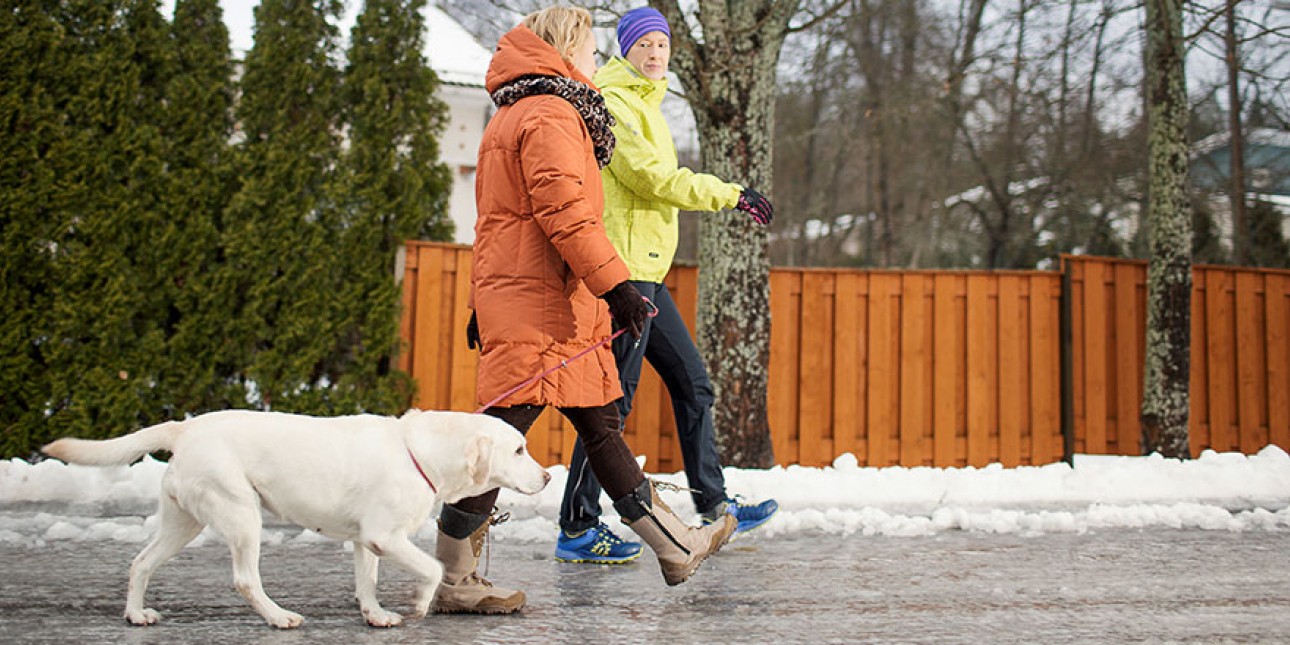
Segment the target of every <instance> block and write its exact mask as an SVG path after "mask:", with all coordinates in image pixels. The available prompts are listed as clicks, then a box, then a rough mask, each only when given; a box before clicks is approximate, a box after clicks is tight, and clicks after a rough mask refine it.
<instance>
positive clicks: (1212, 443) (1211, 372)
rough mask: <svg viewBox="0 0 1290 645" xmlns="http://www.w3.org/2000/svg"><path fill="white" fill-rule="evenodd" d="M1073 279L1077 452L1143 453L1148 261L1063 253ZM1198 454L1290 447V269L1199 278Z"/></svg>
mask: <svg viewBox="0 0 1290 645" xmlns="http://www.w3.org/2000/svg"><path fill="white" fill-rule="evenodd" d="M1062 266H1063V271H1065V272H1066V273H1068V274H1069V276H1070V296H1071V325H1070V331H1071V334H1070V335H1071V352H1070V355H1071V357H1072V366H1071V368H1072V369H1071V379H1070V380H1071V389H1072V399H1073V406H1072V407H1073V410H1072V412H1073V422H1074V428H1073V439H1074V446H1073V447H1074V450H1075V451H1076V452H1081V453H1090V454H1139V453H1140V450H1139V445H1140V441H1141V438H1140V437H1141V427H1140V425H1139V421H1138V415H1139V410H1140V408H1141V403H1142V373H1143V371H1142V370H1143V358H1144V352H1145V349H1144V348H1145V329H1146V280H1147V264H1146V262H1141V261H1133V260H1117V259H1111V258H1093V257H1086V256H1063V257H1062ZM1190 414H1191V427H1190V439H1191V450H1192V454H1193V455H1198V454H1200V451H1202V450H1205V449H1207V448H1212V449H1214V450H1218V451H1234V450H1235V451H1241V452H1246V453H1252V452H1255V451H1257V450H1259V449H1261V448H1263V447H1264V446H1266V445H1267V444H1269V443H1275V444H1277V445H1279V446H1281V447H1282V448H1286V449H1290V271H1277V270H1267V269H1249V268H1234V267H1219V266H1196V267H1195V268H1194V269H1193V272H1192V311H1191V413H1190Z"/></svg>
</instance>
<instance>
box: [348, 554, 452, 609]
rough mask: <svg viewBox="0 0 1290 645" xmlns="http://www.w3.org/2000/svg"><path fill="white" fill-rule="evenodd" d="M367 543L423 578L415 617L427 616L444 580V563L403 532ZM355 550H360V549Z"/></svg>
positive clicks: (419, 588)
mask: <svg viewBox="0 0 1290 645" xmlns="http://www.w3.org/2000/svg"><path fill="white" fill-rule="evenodd" d="M365 544H366V545H367V548H369V549H371V550H372V552H373V553H379V554H381V556H382V557H386V558H389V559H391V560H393V561H394V562H395V564H398V565H400V566H402V567H404V568H406V569H407V570H408V571H411V572H412V573H414V574H416V575H417V576H419V577H420V578H421V581H422V583H421V586H419V587H418V588H417V596H416V600H415V601H414V607H415V609H414V613H413V617H415V618H421V617H423V616H425V615H426V613H427V612H429V611H430V603H432V602H434V594H435V591H437V590H438V589H439V583H440V582H441V581H442V580H443V565H442V564H439V561H438V560H436V559H434V558H433V557H430V555H429V554H427V553H426V552H425V551H422V550H421V549H419V548H417V545H415V544H413V543H412V540H409V539H408V536H407V535H405V534H403V533H394V534H390V535H387V536H385V537H383V538H381V539H374V540H365ZM354 550H355V551H356V552H357V551H358V549H354Z"/></svg>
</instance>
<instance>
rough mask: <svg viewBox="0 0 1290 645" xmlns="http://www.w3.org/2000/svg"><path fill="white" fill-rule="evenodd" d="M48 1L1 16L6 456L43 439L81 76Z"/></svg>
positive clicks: (0, 267) (0, 317) (0, 281)
mask: <svg viewBox="0 0 1290 645" xmlns="http://www.w3.org/2000/svg"><path fill="white" fill-rule="evenodd" d="M49 4H50V3H49V2H46V1H42V0H18V1H16V2H13V3H10V5H9V6H8V8H7V9H6V10H5V11H0V222H3V225H0V392H3V393H4V394H3V396H0V454H3V455H6V456H8V455H22V456H26V453H27V452H28V451H29V450H30V448H29V446H30V445H31V444H32V442H33V440H34V439H33V436H34V435H37V434H39V433H40V428H41V426H42V424H43V421H44V410H45V408H46V405H47V403H46V401H47V399H48V390H49V387H48V381H47V365H48V360H47V359H46V356H45V353H46V348H47V347H48V341H49V337H48V331H47V328H48V326H49V322H50V312H51V310H52V308H53V293H52V292H51V290H50V282H49V280H50V278H51V277H52V273H53V264H54V254H55V250H56V249H55V247H54V246H53V238H54V236H55V234H56V227H53V226H51V222H53V221H54V217H53V212H54V210H55V209H56V208H57V207H58V206H57V205H58V203H59V201H60V200H59V198H58V196H59V191H60V180H59V177H60V176H61V175H62V172H63V171H65V170H66V169H67V168H66V165H65V164H63V163H62V162H61V158H62V157H63V156H64V151H65V150H66V149H67V147H68V140H69V139H71V138H72V136H73V135H72V133H71V132H70V131H69V130H68V128H67V127H65V124H64V120H63V119H61V118H60V116H59V115H60V113H61V112H62V110H63V108H64V104H65V102H66V101H65V99H64V96H65V95H66V93H67V91H68V88H70V87H72V86H73V85H74V81H73V80H72V76H73V75H74V74H73V73H72V72H73V69H72V66H71V65H70V64H69V63H70V61H69V59H68V56H67V55H66V52H67V48H66V47H64V46H63V44H64V42H65V40H66V36H65V33H64V30H63V29H62V27H61V25H60V24H59V20H58V18H59V14H58V12H56V11H53V10H52V9H54V8H53V7H49V6H47V5H49Z"/></svg>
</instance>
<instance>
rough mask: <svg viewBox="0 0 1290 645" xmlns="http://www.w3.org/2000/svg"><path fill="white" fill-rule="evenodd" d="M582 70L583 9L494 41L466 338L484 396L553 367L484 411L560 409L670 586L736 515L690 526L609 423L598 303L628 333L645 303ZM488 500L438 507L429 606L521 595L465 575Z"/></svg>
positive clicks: (478, 605)
mask: <svg viewBox="0 0 1290 645" xmlns="http://www.w3.org/2000/svg"><path fill="white" fill-rule="evenodd" d="M595 71H596V63H595V41H594V39H593V37H592V33H591V14H589V13H587V11H585V10H583V9H577V8H569V7H552V8H548V9H544V10H542V11H538V12H536V13H533V14H530V15H528V16H526V17H525V18H524V21H523V22H522V23H521V25H520V26H518V27H516V28H515V29H513V30H511V31H510V32H508V33H507V34H506V35H505V36H503V37H502V39H501V41H500V42H499V43H498V45H497V51H496V53H495V54H494V55H493V60H492V63H491V64H490V65H489V69H488V76H487V79H486V86H487V89H488V91H489V93H490V94H491V95H492V99H493V102H494V103H496V104H497V106H498V110H497V114H496V115H494V116H493V118H492V120H491V121H490V122H489V124H488V127H487V128H486V129H485V130H484V137H483V141H482V142H481V143H480V146H479V164H478V176H477V179H476V184H475V199H476V203H477V206H478V212H479V216H478V217H479V219H478V221H477V222H476V224H475V254H474V258H475V259H474V267H473V271H472V275H471V296H472V302H473V307H474V309H475V313H474V314H473V315H472V317H471V325H470V327H468V329H467V338H468V340H469V342H470V343H471V345H472V346H474V345H476V344H478V345H479V346H480V348H481V353H480V360H479V372H478V379H477V390H478V396H479V400H480V402H481V403H486V402H489V401H492V400H493V399H494V398H495V397H497V396H499V395H501V394H502V393H503V392H505V391H507V390H508V389H509V388H511V387H513V386H515V385H517V384H519V383H522V382H524V381H525V380H527V379H528V378H530V377H532V376H533V375H536V374H539V373H542V372H544V371H546V370H547V369H549V368H556V367H558V366H561V365H564V367H562V368H559V369H556V370H555V371H554V372H552V373H551V374H550V375H548V376H546V377H544V378H542V379H539V380H538V381H537V382H535V383H533V384H531V385H529V386H528V387H525V388H523V389H521V390H519V391H518V392H516V393H514V394H511V395H510V396H508V397H507V398H505V399H504V400H502V401H501V402H499V403H498V404H497V405H495V406H494V407H491V408H489V409H488V411H487V413H488V414H491V415H493V416H496V417H499V418H501V419H504V420H506V421H507V422H509V423H510V424H511V425H513V426H515V427H516V428H518V429H519V430H520V431H521V432H526V431H527V430H528V428H529V426H531V425H532V424H533V422H534V421H535V420H536V419H537V417H538V415H539V414H540V413H541V412H542V410H543V409H544V408H545V407H546V406H548V405H552V406H555V407H556V408H557V409H559V410H560V413H561V414H563V415H564V416H565V417H566V418H568V419H569V421H570V422H572V424H573V426H574V428H575V429H576V430H577V431H578V437H579V438H580V439H581V440H582V443H583V446H584V448H585V450H586V452H587V458H588V461H590V463H591V467H592V470H593V471H594V472H595V474H596V477H597V479H599V480H600V482H601V483H602V484H603V485H604V488H605V491H606V492H607V493H609V496H610V498H611V499H613V500H614V506H615V508H617V509H618V512H619V515H620V516H621V517H622V519H623V522H624V523H625V524H627V526H628V527H629V528H631V529H632V530H634V531H635V532H636V533H637V534H638V535H639V536H640V537H641V538H642V539H643V540H644V541H645V542H646V543H647V544H649V545H650V547H651V548H653V550H654V552H655V554H656V555H657V556H658V559H659V564H660V565H661V567H662V569H663V576H664V578H665V579H666V581H667V583H668V584H670V585H674V584H678V583H680V582H683V581H684V580H685V579H686V578H688V577H689V576H690V575H691V574H692V573H693V572H694V571H695V569H697V568H698V566H699V564H700V563H701V562H702V561H703V559H704V558H706V557H707V556H708V555H709V554H710V553H712V552H715V551H716V550H717V549H719V548H721V546H722V545H723V544H725V542H726V540H727V539H729V537H730V534H731V533H733V531H734V528H735V522H734V520H733V517H732V516H727V520H726V521H724V522H717V523H714V524H711V525H708V526H706V527H703V528H694V527H690V526H687V525H686V524H684V523H683V522H681V521H680V519H678V518H677V517H676V515H675V514H674V513H672V511H671V510H670V509H668V508H667V506H666V505H664V504H663V503H662V502H661V501H660V500H659V498H658V494H657V492H656V491H655V490H654V488H653V485H652V484H651V483H650V482H649V480H647V479H646V478H645V475H644V473H642V472H641V470H640V467H639V466H637V464H636V460H635V459H634V458H633V456H632V453H631V450H630V449H628V447H627V444H626V442H624V441H623V437H622V433H621V431H620V429H619V423H618V409H617V407H616V406H615V405H614V402H615V401H616V400H617V399H618V398H620V397H621V396H622V391H621V390H620V388H619V385H618V371H617V369H616V368H615V367H614V357H613V354H612V353H611V350H610V347H609V345H608V343H607V342H604V341H606V340H607V339H608V338H609V336H610V334H611V323H610V317H611V315H612V317H613V320H614V321H615V322H617V324H618V325H619V326H622V327H626V328H627V329H628V330H629V331H630V332H631V333H633V334H634V335H636V336H639V335H640V330H641V326H642V324H643V322H644V320H645V318H646V315H647V313H646V312H647V308H646V305H645V303H644V301H643V300H642V299H641V297H640V294H639V293H637V291H636V289H635V288H634V287H632V285H631V283H630V282H628V278H629V277H630V275H629V272H628V270H627V266H626V265H625V264H624V263H623V261H622V259H621V258H619V256H618V253H617V252H616V251H615V250H614V246H613V244H612V243H610V241H609V238H608V237H607V236H606V235H605V226H604V222H603V220H602V214H603V213H602V211H603V208H604V196H603V193H602V189H601V184H600V168H602V167H604V166H605V165H607V164H608V163H609V160H610V158H611V156H612V154H613V148H614V135H613V133H612V132H611V131H610V125H611V124H612V117H611V116H610V115H609V112H608V110H606V108H605V103H604V100H603V99H602V98H601V96H600V94H599V92H597V91H596V89H595V87H594V86H593V85H592V84H591V80H590V79H591V75H592V74H593V73H595ZM606 305H608V306H606ZM598 343H599V344H600V345H599V346H598V347H597V344H598ZM591 347H596V349H594V350H592V351H591V353H590V354H588V355H586V356H584V357H582V358H580V359H578V360H576V361H572V362H567V361H570V359H572V358H573V357H574V356H575V355H577V354H578V353H580V352H582V351H584V350H587V349H588V348H591ZM566 362H567V363H566ZM496 500H497V491H495V490H494V491H491V492H489V493H485V494H483V495H480V496H478V497H474V498H470V499H464V500H461V501H459V502H456V503H453V504H448V505H445V506H444V510H443V513H442V515H441V516H440V518H439V540H438V545H437V548H436V555H437V556H438V558H439V560H440V561H441V562H442V563H443V565H444V579H443V583H442V584H441V586H440V589H439V593H438V595H437V596H436V599H435V609H436V610H437V611H440V612H470V613H509V612H512V611H516V610H518V609H520V608H521V607H523V606H524V602H525V599H524V593H523V592H521V591H512V590H508V589H501V588H498V587H494V586H493V585H492V584H491V583H489V582H488V581H487V580H484V579H483V578H480V577H479V575H478V574H477V573H476V567H477V565H478V560H479V554H480V547H481V546H482V544H483V542H484V538H485V536H486V535H487V532H488V527H489V525H490V524H491V522H490V521H489V516H490V513H491V511H492V510H493V504H494V502H496Z"/></svg>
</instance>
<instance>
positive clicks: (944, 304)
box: [932, 273, 965, 467]
mask: <svg viewBox="0 0 1290 645" xmlns="http://www.w3.org/2000/svg"><path fill="white" fill-rule="evenodd" d="M962 283H963V276H961V275H954V274H951V273H938V274H936V278H935V282H934V284H933V288H932V292H933V297H932V325H933V327H934V328H935V330H936V331H935V336H934V339H933V341H932V342H933V344H932V357H933V358H932V372H933V379H932V384H933V385H932V388H933V390H932V399H933V402H934V404H933V408H932V439H933V440H932V443H933V457H932V465H934V466H939V467H950V466H958V465H960V464H959V463H958V450H957V448H958V446H957V445H956V444H957V441H956V434H955V429H956V426H957V423H958V410H957V409H956V404H957V402H958V392H959V391H960V390H961V389H962V388H963V378H962V377H963V373H962V372H961V371H960V369H959V366H960V365H961V361H960V357H961V356H962V355H963V343H962V342H961V341H960V335H959V334H960V330H962V329H963V328H964V326H965V325H964V319H963V314H962V309H961V308H960V307H959V306H958V302H959V300H958V298H957V297H956V294H957V292H958V291H959V288H960V285H961V284H962Z"/></svg>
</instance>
